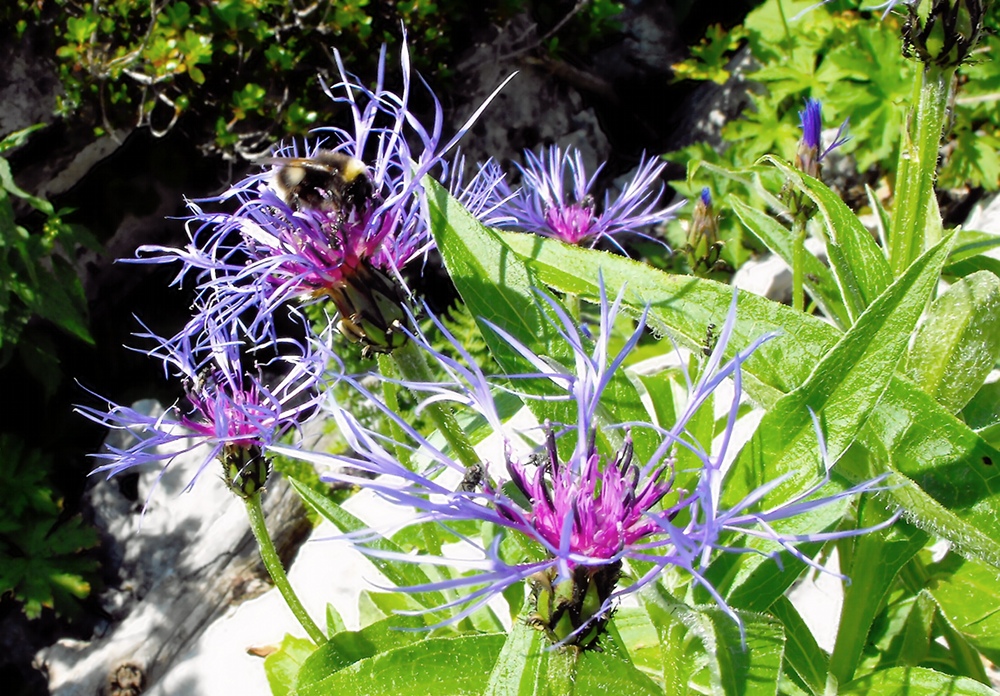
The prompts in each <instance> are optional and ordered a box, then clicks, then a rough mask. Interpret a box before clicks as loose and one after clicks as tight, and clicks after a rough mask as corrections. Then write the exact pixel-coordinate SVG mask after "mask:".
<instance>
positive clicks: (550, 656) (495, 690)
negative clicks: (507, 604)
mask: <svg viewBox="0 0 1000 696" xmlns="http://www.w3.org/2000/svg"><path fill="white" fill-rule="evenodd" d="M609 628H610V627H609ZM614 633H615V632H614V630H613V629H612V630H611V631H610V632H609V633H607V634H605V635H604V636H603V637H602V638H601V643H600V646H601V649H600V650H599V651H598V650H585V651H577V650H573V649H553V648H552V644H551V643H550V642H549V640H548V638H546V637H545V634H544V633H543V632H542V631H539V630H537V629H534V628H532V627H531V626H529V625H528V624H527V622H526V621H525V620H523V619H522V620H519V621H516V622H515V624H514V626H513V628H511V631H510V634H509V636H508V638H507V641H506V642H505V643H504V646H503V649H502V650H501V651H500V655H499V657H498V658H497V661H496V665H495V666H494V668H493V671H492V673H491V674H490V677H489V683H488V684H487V686H486V688H485V690H484V691H482V693H483V694H488V695H489V696H573V695H574V694H579V696H584V695H586V694H595V693H602V692H604V691H606V690H607V689H608V688H609V687H611V686H613V687H615V688H620V689H623V690H624V692H625V693H628V694H650V695H652V694H660V693H662V691H661V690H660V689H659V687H657V686H656V684H655V683H654V682H653V681H652V680H650V679H649V677H647V676H645V675H644V674H642V672H640V671H639V670H637V669H636V668H635V666H634V665H633V664H632V661H631V660H630V659H629V657H628V653H627V652H626V651H625V649H624V647H622V644H621V641H620V638H618V637H617V636H615V635H614Z"/></svg>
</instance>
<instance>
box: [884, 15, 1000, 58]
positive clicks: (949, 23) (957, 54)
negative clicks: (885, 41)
mask: <svg viewBox="0 0 1000 696" xmlns="http://www.w3.org/2000/svg"><path fill="white" fill-rule="evenodd" d="M984 14H985V8H984V3H983V0H920V1H919V2H916V3H910V4H908V5H907V18H906V23H905V24H904V25H903V53H904V55H906V56H907V57H912V56H914V55H916V57H917V58H918V59H919V60H921V61H922V62H923V63H925V64H927V65H937V66H940V67H943V68H945V67H955V66H958V65H960V64H961V63H962V62H963V61H965V59H966V58H968V56H969V54H970V53H971V52H972V50H973V49H974V48H975V47H976V44H977V43H979V37H980V34H981V33H982V29H983V16H984Z"/></svg>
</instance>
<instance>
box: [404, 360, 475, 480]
mask: <svg viewBox="0 0 1000 696" xmlns="http://www.w3.org/2000/svg"><path fill="white" fill-rule="evenodd" d="M392 358H393V360H395V362H396V367H397V368H399V373H400V374H401V375H402V376H403V379H407V380H410V381H413V382H427V383H430V382H433V381H434V376H433V375H432V374H431V371H430V367H429V366H428V365H427V358H426V357H425V356H424V354H423V352H422V351H421V350H420V348H419V347H418V346H417V345H416V344H415V343H414V342H413V341H407V342H406V343H405V344H403V345H402V346H400V347H399V348H396V349H395V350H393V351H392ZM427 414H428V415H429V416H430V418H431V420H432V421H433V422H434V425H436V426H437V428H438V430H440V431H441V435H442V436H444V439H445V441H446V442H447V443H448V445H449V446H450V447H451V449H452V451H453V452H454V454H455V457H456V458H457V459H458V460H459V461H460V462H462V464H464V465H465V466H466V467H470V466H477V465H478V464H479V455H478V454H476V450H475V449H474V448H473V447H472V443H471V442H469V438H468V437H466V435H465V433H464V432H463V431H462V428H461V426H459V424H458V421H457V420H455V415H454V414H453V413H452V411H451V409H449V408H448V407H447V406H445V405H444V404H442V403H441V402H435V403H431V404H428V405H427Z"/></svg>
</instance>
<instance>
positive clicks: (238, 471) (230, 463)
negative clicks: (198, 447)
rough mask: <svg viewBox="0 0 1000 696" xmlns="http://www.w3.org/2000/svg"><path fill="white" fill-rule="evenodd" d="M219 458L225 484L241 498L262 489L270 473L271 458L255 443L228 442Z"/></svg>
mask: <svg viewBox="0 0 1000 696" xmlns="http://www.w3.org/2000/svg"><path fill="white" fill-rule="evenodd" d="M219 458H220V459H221V460H222V470H223V476H224V478H225V480H226V485H227V486H229V490H231V491H232V492H233V493H235V494H236V495H237V497H240V498H243V499H246V498H249V497H251V496H252V495H254V494H255V493H256V492H257V491H259V490H261V489H263V488H264V484H265V483H267V477H268V476H270V474H271V460H270V459H268V458H267V457H265V456H264V453H263V452H261V449H260V447H258V446H257V445H240V444H238V443H230V444H228V445H226V446H225V447H223V449H222V453H221V454H220V455H219Z"/></svg>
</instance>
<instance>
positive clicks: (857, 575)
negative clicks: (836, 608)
mask: <svg viewBox="0 0 1000 696" xmlns="http://www.w3.org/2000/svg"><path fill="white" fill-rule="evenodd" d="M861 505H862V510H863V512H862V514H861V522H860V524H861V526H873V525H874V524H877V523H879V522H882V521H883V520H884V519H885V518H886V513H885V512H884V511H882V510H881V509H880V508H879V507H878V506H877V504H875V503H871V502H869V501H867V500H864V501H862V503H861ZM927 538H928V537H927V534H926V533H924V532H922V531H919V530H917V529H915V528H914V527H912V526H910V525H908V524H905V523H896V524H895V525H893V526H892V527H889V528H888V529H884V530H880V531H877V532H869V533H867V534H863V535H861V536H859V537H857V538H856V540H855V542H854V553H853V554H852V555H851V559H850V563H849V564H848V563H845V564H844V565H845V566H848V565H849V567H844V568H842V571H843V572H844V573H845V574H846V575H847V576H848V577H850V578H851V584H850V585H848V586H847V587H845V588H844V604H843V607H842V609H841V612H840V624H839V627H838V629H837V641H836V644H835V645H834V648H833V654H832V655H831V656H830V674H831V675H833V676H834V677H835V678H836V679H837V681H838V682H839V683H845V682H847V681H848V680H849V679H850V678H851V677H852V676H854V670H855V669H857V665H858V660H859V659H860V657H861V653H862V651H863V650H864V648H865V645H867V642H868V631H869V629H870V628H871V625H872V620H873V619H874V618H875V615H876V614H877V613H878V611H879V609H880V608H881V607H882V603H883V602H884V601H885V598H886V596H887V595H888V593H889V590H890V588H891V587H892V585H893V583H894V582H895V581H896V575H897V574H898V573H899V571H900V569H901V568H902V567H903V566H904V565H906V564H907V563H908V562H909V561H910V559H911V558H913V556H915V555H916V554H917V553H918V552H919V551H920V549H922V548H923V546H924V543H926V541H927Z"/></svg>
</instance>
